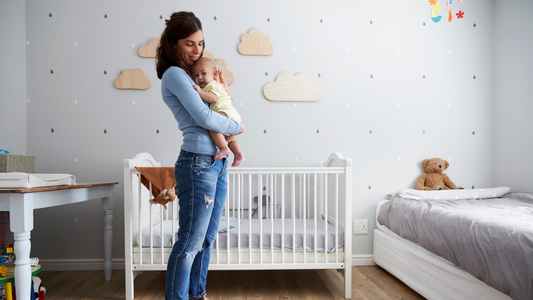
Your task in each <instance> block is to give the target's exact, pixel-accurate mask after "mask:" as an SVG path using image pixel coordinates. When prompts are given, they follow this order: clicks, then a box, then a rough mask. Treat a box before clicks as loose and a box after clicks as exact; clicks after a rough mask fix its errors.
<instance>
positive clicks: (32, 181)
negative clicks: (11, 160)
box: [0, 172, 76, 189]
mask: <svg viewBox="0 0 533 300" xmlns="http://www.w3.org/2000/svg"><path fill="white" fill-rule="evenodd" d="M75 184H76V177H75V176H74V175H70V174H33V173H32V174H30V173H21V172H10V173H0V188H4V189H5V188H16V189H29V188H35V187H45V186H57V185H75Z"/></svg>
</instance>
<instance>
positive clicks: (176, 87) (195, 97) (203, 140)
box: [161, 67, 242, 155]
mask: <svg viewBox="0 0 533 300" xmlns="http://www.w3.org/2000/svg"><path fill="white" fill-rule="evenodd" d="M193 85H194V81H193V80H192V79H191V78H190V77H189V75H188V74H187V73H186V72H185V71H184V70H183V69H181V68H179V67H170V68H168V69H167V70H166V71H165V73H163V77H162V78H161V94H162V95H163V100H164V101H165V103H166V105H167V106H168V107H169V108H170V110H171V111H172V113H173V114H174V118H176V121H178V125H179V129H180V130H181V131H182V132H183V145H182V146H181V149H183V150H185V151H189V152H193V153H201V154H208V155H215V154H216V153H217V147H216V146H215V143H213V140H211V137H210V136H209V133H208V131H207V130H208V129H209V130H211V131H214V132H220V133H225V134H237V133H239V132H240V131H241V127H242V126H241V124H239V123H237V122H235V121H233V120H231V119H229V118H227V117H224V116H222V115H220V114H218V113H216V112H214V111H212V110H210V109H209V104H208V103H206V102H204V101H203V100H202V99H201V98H200V95H199V94H198V92H197V91H196V90H195V89H194V88H193Z"/></svg>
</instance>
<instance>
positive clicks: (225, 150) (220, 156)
mask: <svg viewBox="0 0 533 300" xmlns="http://www.w3.org/2000/svg"><path fill="white" fill-rule="evenodd" d="M228 154H229V148H228V147H226V148H222V149H220V151H219V152H218V153H217V155H215V160H221V159H223V158H224V156H226V155H228Z"/></svg>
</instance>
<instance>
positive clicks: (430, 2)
mask: <svg viewBox="0 0 533 300" xmlns="http://www.w3.org/2000/svg"><path fill="white" fill-rule="evenodd" d="M436 4H437V0H429V5H436Z"/></svg>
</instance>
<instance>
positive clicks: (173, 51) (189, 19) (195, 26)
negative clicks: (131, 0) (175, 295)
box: [156, 11, 205, 79]
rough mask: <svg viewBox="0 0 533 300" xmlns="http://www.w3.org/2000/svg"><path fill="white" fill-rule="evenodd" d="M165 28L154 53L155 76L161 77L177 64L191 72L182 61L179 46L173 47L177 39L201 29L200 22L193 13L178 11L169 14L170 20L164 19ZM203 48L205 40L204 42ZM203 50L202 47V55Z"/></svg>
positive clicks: (190, 67)
mask: <svg viewBox="0 0 533 300" xmlns="http://www.w3.org/2000/svg"><path fill="white" fill-rule="evenodd" d="M165 23H166V28H165V30H164V31H163V34H162V35H161V41H160V44H159V47H158V48H157V53H156V70H157V77H158V78H159V79H161V78H162V77H163V73H165V71H166V70H167V69H168V68H169V67H171V66H177V67H180V68H182V69H183V70H185V72H187V74H189V75H191V74H192V66H187V65H185V64H184V63H183V62H184V61H185V59H184V57H183V56H182V54H181V53H179V48H178V47H174V46H175V45H176V44H177V43H178V40H179V39H184V38H186V37H188V36H190V35H191V34H193V33H195V32H197V31H198V30H202V22H200V19H198V18H197V17H196V16H195V15H194V13H192V12H185V11H180V12H177V13H173V14H172V15H171V16H170V20H165ZM204 49H205V42H204ZM203 54H204V51H203V49H202V54H201V55H200V57H202V55H203Z"/></svg>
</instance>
